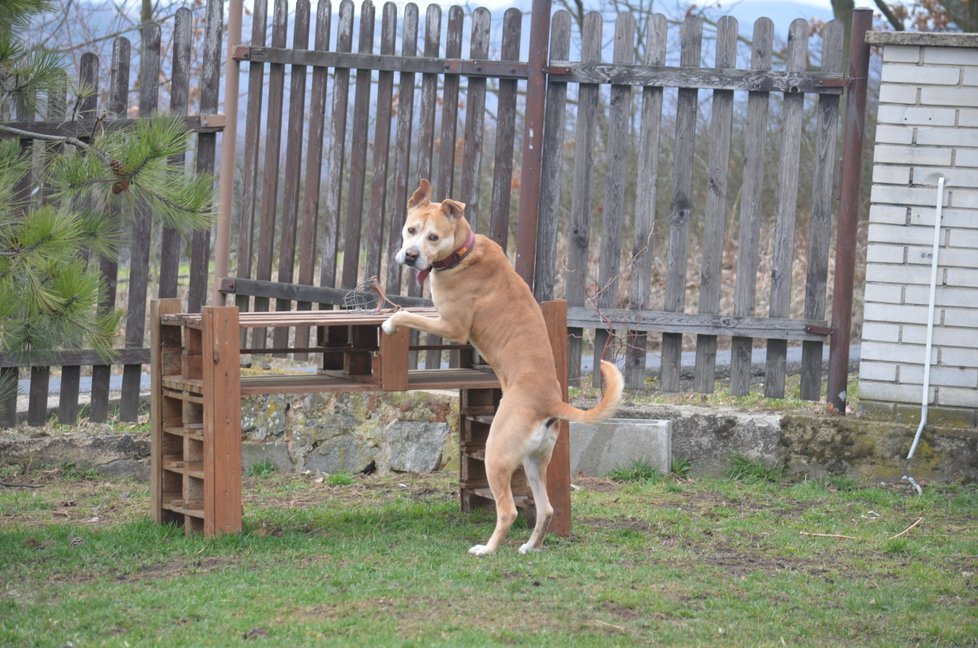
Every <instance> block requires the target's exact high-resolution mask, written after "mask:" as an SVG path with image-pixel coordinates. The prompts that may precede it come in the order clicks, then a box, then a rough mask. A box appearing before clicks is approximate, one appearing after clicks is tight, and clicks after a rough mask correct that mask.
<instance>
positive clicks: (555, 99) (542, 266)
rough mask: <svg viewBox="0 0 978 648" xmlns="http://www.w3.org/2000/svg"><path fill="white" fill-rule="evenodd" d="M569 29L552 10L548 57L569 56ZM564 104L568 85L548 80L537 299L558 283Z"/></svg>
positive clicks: (567, 22)
mask: <svg viewBox="0 0 978 648" xmlns="http://www.w3.org/2000/svg"><path fill="white" fill-rule="evenodd" d="M570 32H571V18H570V14H569V13H568V12H566V11H558V12H557V13H555V14H554V16H553V19H552V20H551V23H550V55H551V57H566V56H567V55H568V52H569V51H570ZM566 106H567V84H566V83H562V82H559V81H556V80H550V81H548V83H547V99H546V103H545V109H544V110H545V112H544V127H543V144H542V146H543V153H542V158H541V175H542V179H541V182H540V204H539V205H538V209H539V216H538V221H537V256H536V269H535V272H534V282H533V291H534V296H535V297H536V298H537V301H547V300H550V299H553V297H554V284H555V283H556V282H557V277H556V274H557V227H558V224H559V222H560V188H561V181H562V178H563V169H564V157H563V151H564V137H565V130H566V121H567V120H566V117H565V115H566ZM494 191H495V189H494ZM493 202H495V198H494V199H493Z"/></svg>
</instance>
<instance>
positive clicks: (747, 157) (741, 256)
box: [730, 18, 774, 396]
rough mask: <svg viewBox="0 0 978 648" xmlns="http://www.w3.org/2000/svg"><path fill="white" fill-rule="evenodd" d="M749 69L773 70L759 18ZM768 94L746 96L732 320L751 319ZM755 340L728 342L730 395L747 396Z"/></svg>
mask: <svg viewBox="0 0 978 648" xmlns="http://www.w3.org/2000/svg"><path fill="white" fill-rule="evenodd" d="M751 42H752V43H753V47H752V50H751V69H752V70H756V71H765V70H770V69H771V50H772V48H773V46H774V23H772V22H771V20H770V19H769V18H759V19H758V20H757V21H756V22H755V23H754V34H753V38H752V40H751ZM769 95H770V93H769V92H761V91H755V92H751V93H749V94H748V96H747V130H746V133H745V139H744V180H743V186H742V187H741V190H740V193H741V199H740V232H739V236H738V245H737V279H736V283H735V284H734V315H736V316H739V317H750V316H752V315H754V298H755V296H756V291H757V275H756V269H757V263H758V254H759V245H760V243H759V236H760V230H761V218H762V205H761V201H762V197H763V192H764V158H765V155H764V142H765V139H766V131H767V117H768V103H769ZM752 348H753V340H751V339H750V338H748V337H743V336H736V335H735V336H733V338H731V340H730V393H731V394H732V395H734V396H742V395H744V394H746V393H748V392H750V378H751V351H752Z"/></svg>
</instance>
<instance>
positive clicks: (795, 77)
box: [545, 61, 846, 95]
mask: <svg viewBox="0 0 978 648" xmlns="http://www.w3.org/2000/svg"><path fill="white" fill-rule="evenodd" d="M545 71H546V72H547V74H549V75H551V76H554V77H560V78H563V79H566V80H567V81H570V82H577V83H609V84H615V85H633V86H642V87H659V88H700V89H703V90H741V91H743V90H748V91H751V92H784V93H786V94H793V95H802V94H806V93H808V94H812V93H816V94H832V95H841V94H842V92H843V90H844V89H845V87H846V79H845V77H844V76H843V75H842V74H824V73H818V72H805V71H803V70H802V71H797V70H788V71H786V72H771V71H762V72H759V71H757V70H736V69H723V70H710V69H695V68H694V69H690V68H687V67H686V66H681V67H670V66H663V67H660V68H657V69H655V70H649V69H648V68H646V67H645V66H635V65H607V64H605V65H602V64H597V65H588V64H584V63H579V64H577V65H575V64H573V63H569V62H563V61H555V62H554V63H552V64H551V65H549V66H548V67H547V68H546V69H545Z"/></svg>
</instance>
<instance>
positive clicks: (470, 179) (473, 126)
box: [462, 7, 492, 231]
mask: <svg viewBox="0 0 978 648" xmlns="http://www.w3.org/2000/svg"><path fill="white" fill-rule="evenodd" d="M491 21H492V15H491V14H490V13H489V10H488V9H486V8H485V7H479V8H478V9H476V10H475V11H474V12H472V35H471V37H470V41H469V57H470V58H487V57H488V56H489V27H490V24H491ZM465 107H466V108H465V135H464V138H465V139H464V143H463V145H462V202H464V203H465V218H466V220H468V221H469V222H470V223H472V227H473V228H475V229H476V231H479V230H480V229H481V228H480V224H479V220H480V216H481V203H482V199H481V193H482V192H481V191H480V186H479V185H480V183H479V180H480V177H481V174H482V144H483V140H484V139H485V131H486V129H485V122H486V80H485V78H482V77H470V78H469V83H468V87H467V88H466V93H465Z"/></svg>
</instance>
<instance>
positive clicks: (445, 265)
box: [418, 232, 475, 288]
mask: <svg viewBox="0 0 978 648" xmlns="http://www.w3.org/2000/svg"><path fill="white" fill-rule="evenodd" d="M474 249H475V232H472V233H471V234H469V238H468V240H467V241H465V244H464V245H463V246H462V247H460V248H458V249H457V250H455V251H454V252H452V253H451V254H450V255H448V256H447V257H445V258H444V259H442V260H441V261H435V262H434V263H432V264H431V268H434V269H435V270H449V269H451V268H454V267H455V266H457V265H458V264H460V263H461V262H462V259H464V258H465V257H467V256H468V255H469V253H470V252H472V250H474ZM431 268H425V269H424V270H419V271H418V286H420V287H422V288H423V287H424V280H425V279H427V278H428V275H429V274H430V273H431Z"/></svg>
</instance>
